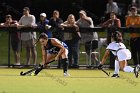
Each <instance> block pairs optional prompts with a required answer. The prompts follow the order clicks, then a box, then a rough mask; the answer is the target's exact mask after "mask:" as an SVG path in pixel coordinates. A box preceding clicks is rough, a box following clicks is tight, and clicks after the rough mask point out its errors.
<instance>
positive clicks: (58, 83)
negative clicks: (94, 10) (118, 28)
mask: <svg viewBox="0 0 140 93" xmlns="http://www.w3.org/2000/svg"><path fill="white" fill-rule="evenodd" d="M27 70H29V69H12V68H0V93H113V92H114V93H139V91H140V78H135V76H134V74H133V73H124V72H120V78H111V77H107V76H106V74H104V73H103V72H102V71H100V70H77V69H70V70H69V73H70V74H71V76H69V77H64V76H63V74H62V69H44V70H43V71H42V72H41V73H40V74H39V75H38V76H20V75H19V73H20V72H21V71H27ZM106 71H108V70H106ZM109 71H110V72H111V74H112V72H113V71H111V70H109Z"/></svg>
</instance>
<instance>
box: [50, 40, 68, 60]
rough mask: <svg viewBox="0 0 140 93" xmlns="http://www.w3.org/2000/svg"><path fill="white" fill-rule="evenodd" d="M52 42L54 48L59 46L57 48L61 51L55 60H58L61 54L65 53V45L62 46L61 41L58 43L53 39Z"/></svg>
mask: <svg viewBox="0 0 140 93" xmlns="http://www.w3.org/2000/svg"><path fill="white" fill-rule="evenodd" d="M51 42H52V44H53V45H54V46H57V47H59V48H60V50H59V52H58V54H57V56H56V57H55V60H58V58H59V57H60V56H61V54H62V53H63V52H64V51H65V48H64V47H63V45H62V44H61V43H60V42H59V41H57V40H56V39H52V40H51Z"/></svg>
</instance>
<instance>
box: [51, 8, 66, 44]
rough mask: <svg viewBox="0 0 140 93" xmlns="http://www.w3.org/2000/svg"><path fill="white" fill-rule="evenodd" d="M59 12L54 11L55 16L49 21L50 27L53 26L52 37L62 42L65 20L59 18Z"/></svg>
mask: <svg viewBox="0 0 140 93" xmlns="http://www.w3.org/2000/svg"><path fill="white" fill-rule="evenodd" d="M59 16H60V14H59V11H58V10H54V11H53V16H52V17H51V19H50V20H49V25H51V26H52V28H51V29H52V37H53V38H57V39H59V40H61V41H63V33H62V28H61V25H60V24H61V23H63V20H62V19H61V18H60V17H59Z"/></svg>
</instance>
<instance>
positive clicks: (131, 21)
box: [126, 7, 140, 65]
mask: <svg viewBox="0 0 140 93" xmlns="http://www.w3.org/2000/svg"><path fill="white" fill-rule="evenodd" d="M130 12H131V15H129V16H127V18H126V27H128V28H130V29H129V30H131V33H130V48H131V53H132V59H133V61H134V65H138V64H140V34H139V33H137V32H138V30H135V28H138V27H140V16H139V15H138V14H137V8H136V7H131V9H130Z"/></svg>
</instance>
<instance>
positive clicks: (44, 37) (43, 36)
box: [38, 33, 48, 40]
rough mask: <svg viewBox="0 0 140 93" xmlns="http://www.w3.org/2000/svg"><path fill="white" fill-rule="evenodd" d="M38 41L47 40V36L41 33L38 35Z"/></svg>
mask: <svg viewBox="0 0 140 93" xmlns="http://www.w3.org/2000/svg"><path fill="white" fill-rule="evenodd" d="M39 39H48V35H47V34H46V33H41V34H40V35H39V38H38V40H39Z"/></svg>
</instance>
